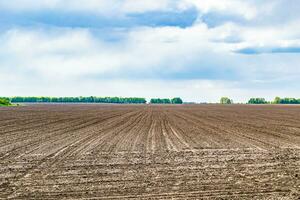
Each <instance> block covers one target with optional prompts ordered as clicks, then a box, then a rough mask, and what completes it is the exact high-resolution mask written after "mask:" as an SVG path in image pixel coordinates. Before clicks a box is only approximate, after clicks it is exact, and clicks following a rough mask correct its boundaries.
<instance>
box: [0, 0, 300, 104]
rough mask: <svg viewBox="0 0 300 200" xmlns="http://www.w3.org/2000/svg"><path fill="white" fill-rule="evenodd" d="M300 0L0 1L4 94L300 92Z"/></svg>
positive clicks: (200, 96) (236, 95)
mask: <svg viewBox="0 0 300 200" xmlns="http://www.w3.org/2000/svg"><path fill="white" fill-rule="evenodd" d="M299 10H300V1H298V0H290V1H288V3H287V1H285V0H268V1H260V0H247V1H246V0H224V1H219V0H159V1H158V0H139V1H137V0H110V1H107V0H40V1H36V0H10V1H4V0H1V1H0V44H1V45H0V96H16V95H21V96H31V95H34V96H90V95H93V96H140V97H146V98H150V97H162V98H163V97H175V96H180V97H182V98H183V99H184V100H185V101H197V102H204V101H206V102H215V101H218V100H219V98H220V97H221V96H229V97H230V98H232V99H234V100H235V101H236V102H245V101H246V100H247V99H248V98H250V97H265V98H266V99H268V100H271V99H273V98H274V97H275V96H282V97H286V96H288V97H297V98H300V92H299V91H300V84H299V80H300V28H299V24H300V12H299Z"/></svg>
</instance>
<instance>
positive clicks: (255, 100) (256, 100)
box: [248, 98, 268, 104]
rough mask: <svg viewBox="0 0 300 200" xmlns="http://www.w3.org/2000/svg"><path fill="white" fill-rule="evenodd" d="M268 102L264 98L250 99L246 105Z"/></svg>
mask: <svg viewBox="0 0 300 200" xmlns="http://www.w3.org/2000/svg"><path fill="white" fill-rule="evenodd" d="M267 103H268V102H267V101H266V100H265V99H264V98H251V99H250V100H249V101H248V104H267Z"/></svg>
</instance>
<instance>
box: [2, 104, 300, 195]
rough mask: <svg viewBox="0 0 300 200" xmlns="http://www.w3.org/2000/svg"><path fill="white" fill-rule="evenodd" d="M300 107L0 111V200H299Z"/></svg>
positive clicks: (90, 107)
mask: <svg viewBox="0 0 300 200" xmlns="http://www.w3.org/2000/svg"><path fill="white" fill-rule="evenodd" d="M299 197H300V106H277V105H276V106H275V105H264V106H251V105H228V106H221V105H178V106H160V105H157V106H154V105H95V104H82V105H79V104H77V105H76V104H75V105H71V104H65V105H27V106H21V107H7V108H4V107H1V108H0V199H299Z"/></svg>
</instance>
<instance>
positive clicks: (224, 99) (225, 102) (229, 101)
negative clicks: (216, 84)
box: [220, 97, 233, 104]
mask: <svg viewBox="0 0 300 200" xmlns="http://www.w3.org/2000/svg"><path fill="white" fill-rule="evenodd" d="M220 104H233V100H232V99H229V98H228V97H222V98H221V99H220Z"/></svg>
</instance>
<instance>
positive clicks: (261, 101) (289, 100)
mask: <svg viewBox="0 0 300 200" xmlns="http://www.w3.org/2000/svg"><path fill="white" fill-rule="evenodd" d="M248 104H300V99H296V98H280V97H275V99H274V101H266V100H265V99H264V98H251V99H249V101H248Z"/></svg>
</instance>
